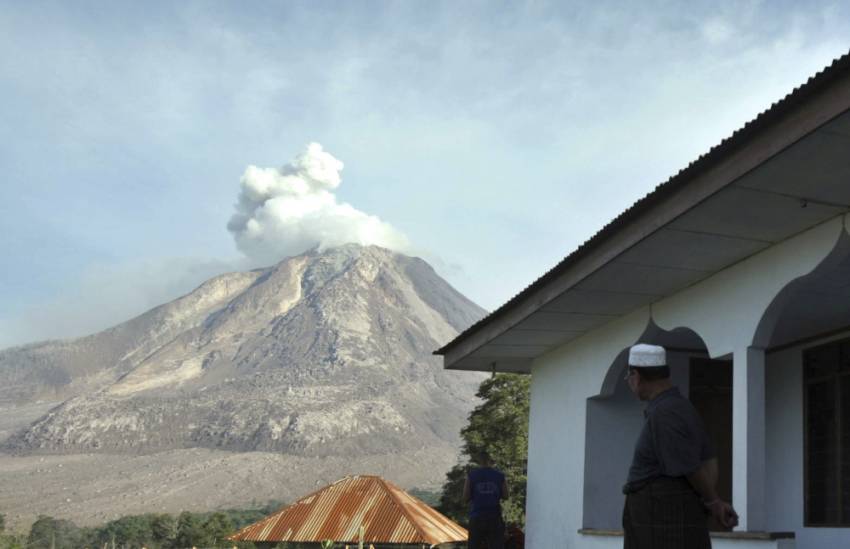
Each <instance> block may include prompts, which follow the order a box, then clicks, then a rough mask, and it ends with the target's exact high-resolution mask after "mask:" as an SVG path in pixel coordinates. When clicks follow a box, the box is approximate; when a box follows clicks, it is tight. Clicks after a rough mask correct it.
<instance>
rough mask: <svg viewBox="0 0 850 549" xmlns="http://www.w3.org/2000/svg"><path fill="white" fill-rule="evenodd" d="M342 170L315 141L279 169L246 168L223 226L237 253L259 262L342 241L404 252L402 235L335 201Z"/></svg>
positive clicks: (349, 206) (335, 160) (273, 261)
mask: <svg viewBox="0 0 850 549" xmlns="http://www.w3.org/2000/svg"><path fill="white" fill-rule="evenodd" d="M342 168H343V163H342V162H340V161H339V160H337V159H336V158H334V157H333V156H332V155H331V154H329V153H328V152H326V151H325V150H324V149H323V148H322V146H321V145H320V144H318V143H310V144H309V145H307V148H306V150H305V151H304V152H303V153H301V154H299V155H298V156H296V157H295V159H294V160H292V162H290V163H289V164H286V165H285V166H283V167H282V168H279V169H278V168H258V167H257V166H248V168H247V169H246V170H245V173H244V174H243V175H242V179H241V181H240V186H241V191H240V193H239V202H238V203H237V204H236V213H235V214H234V215H233V217H231V219H230V222H229V223H228V224H227V229H228V230H229V231H230V232H231V233H232V234H233V238H234V239H235V240H236V246H237V247H238V248H239V250H240V251H241V252H242V253H244V254H245V255H246V256H248V258H250V259H251V260H252V261H256V262H258V263H263V264H270V263H275V262H277V261H280V259H282V258H283V257H285V256H291V255H297V254H300V253H302V252H304V251H306V250H308V249H310V248H314V247H318V248H319V249H324V248H330V247H334V246H339V245H341V244H347V243H356V244H362V245H368V244H375V245H378V246H383V247H385V248H390V249H393V250H397V251H403V250H405V249H406V248H407V247H408V240H407V237H405V236H404V235H403V234H402V233H400V232H399V231H397V230H396V229H395V228H393V227H392V226H391V225H389V224H388V223H385V222H383V221H381V220H380V219H378V218H377V217H375V216H373V215H369V214H366V213H364V212H361V211H360V210H357V209H355V208H354V207H353V206H351V205H349V204H346V203H340V202H337V199H336V196H335V195H334V190H336V189H337V187H339V185H340V183H341V182H342V177H341V176H340V172H341V171H342Z"/></svg>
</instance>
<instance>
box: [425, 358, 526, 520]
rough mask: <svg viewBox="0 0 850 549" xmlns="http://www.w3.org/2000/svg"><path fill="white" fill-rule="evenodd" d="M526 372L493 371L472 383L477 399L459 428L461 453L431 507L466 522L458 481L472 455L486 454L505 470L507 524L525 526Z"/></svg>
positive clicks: (462, 475) (504, 506) (472, 463)
mask: <svg viewBox="0 0 850 549" xmlns="http://www.w3.org/2000/svg"><path fill="white" fill-rule="evenodd" d="M530 389H531V376H528V375H519V374H496V375H495V376H492V377H490V378H488V379H486V380H484V382H482V383H481V386H480V387H479V388H478V393H477V396H478V398H480V399H481V404H479V405H478V406H477V407H476V408H475V409H474V410H473V411H472V412H471V413H470V414H469V423H467V425H466V427H464V428H463V429H462V430H461V432H460V435H461V438H462V439H463V450H462V454H463V456H462V459H461V461H460V463H458V464H457V465H455V466H454V467H453V468H452V469H451V470H450V471H449V472H448V473H447V474H446V481H445V483H444V484H443V491H442V495H441V497H440V502H439V505H438V506H437V509H438V510H439V511H440V512H441V513H443V514H444V515H446V516H447V517H449V518H451V519H452V520H454V521H456V522H458V523H460V524H462V525H464V526H466V525H467V524H468V516H467V513H468V509H469V505H468V504H467V503H466V502H465V501H463V483H464V480H465V479H466V475H467V473H468V472H469V470H470V469H471V468H473V467H475V466H477V464H476V463H474V462H473V461H472V456H477V455H480V454H481V453H482V452H483V453H486V454H488V455H489V456H490V457H491V458H492V460H493V464H494V466H495V467H497V468H498V469H500V470H501V471H502V472H503V473H505V480H506V481H507V483H508V491H509V492H510V496H509V497H508V498H507V500H505V501H503V502H502V515H503V516H504V519H505V522H506V523H507V524H509V525H513V526H517V527H519V528H521V529H524V528H525V486H526V475H527V465H528V414H529V403H530Z"/></svg>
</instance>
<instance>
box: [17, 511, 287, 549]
mask: <svg viewBox="0 0 850 549" xmlns="http://www.w3.org/2000/svg"><path fill="white" fill-rule="evenodd" d="M274 505H275V508H277V506H278V505H277V503H275V504H274ZM266 514H268V511H267V509H265V508H264V509H249V510H246V509H234V510H225V511H216V512H213V513H190V512H184V513H181V514H180V516H179V517H178V518H176V519H175V517H174V516H173V515H169V514H165V513H148V514H144V515H127V516H123V517H121V518H118V519H116V520H112V521H110V522H107V523H106V524H104V525H102V526H98V527H94V528H79V527H77V526H76V525H75V524H74V523H73V522H71V521H68V520H59V519H54V518H53V517H48V516H39V517H38V519H37V520H36V521H35V523H33V525H32V527H31V528H30V533H29V536H17V537H16V536H13V535H2V534H0V549H19V548H20V549H23V548H24V547H26V548H27V549H29V548H35V549H50V547H51V544H52V543H55V548H56V549H66V548H67V549H71V548H78V547H103V546H104V545H106V546H107V547H112V545H113V543H114V545H115V547H120V548H139V547H146V548H148V549H182V548H187V547H222V548H225V547H226V548H230V547H233V546H238V547H241V548H243V549H247V548H251V547H253V544H251V543H244V542H240V543H234V542H232V541H227V540H226V539H225V538H226V537H227V536H229V535H230V534H232V533H234V532H235V531H236V530H238V529H239V528H241V527H242V526H245V525H247V524H249V523H252V522H255V521H257V520H259V519H260V518H262V517H264V516H265V515H266Z"/></svg>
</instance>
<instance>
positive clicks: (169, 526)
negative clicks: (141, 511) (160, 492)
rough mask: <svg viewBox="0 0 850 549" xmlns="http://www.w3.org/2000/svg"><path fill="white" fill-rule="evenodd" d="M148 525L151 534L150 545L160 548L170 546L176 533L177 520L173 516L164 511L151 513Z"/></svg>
mask: <svg viewBox="0 0 850 549" xmlns="http://www.w3.org/2000/svg"><path fill="white" fill-rule="evenodd" d="M150 525H151V536H152V537H153V539H152V541H153V544H152V545H156V546H157V547H162V548H164V547H171V545H172V544H173V543H174V538H175V536H176V535H177V521H176V520H175V518H174V517H173V516H172V515H168V514H165V513H161V514H156V515H151V516H150Z"/></svg>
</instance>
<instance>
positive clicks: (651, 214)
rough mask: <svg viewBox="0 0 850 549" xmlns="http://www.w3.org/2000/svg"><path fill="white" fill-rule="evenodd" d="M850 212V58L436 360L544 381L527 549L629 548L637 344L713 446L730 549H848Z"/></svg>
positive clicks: (534, 423)
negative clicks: (658, 348) (662, 355)
mask: <svg viewBox="0 0 850 549" xmlns="http://www.w3.org/2000/svg"><path fill="white" fill-rule="evenodd" d="M848 212H850V55H848V56H844V57H842V58H841V59H838V60H836V61H835V62H834V63H833V64H832V65H831V66H830V67H828V68H827V69H825V70H824V71H822V72H821V73H819V74H817V75H816V76H814V77H813V78H811V79H810V80H809V81H808V82H807V83H806V84H804V85H803V86H801V87H799V88H798V89H796V90H794V91H793V92H792V93H791V94H789V95H788V96H787V97H785V98H784V99H783V100H782V101H780V102H778V103H776V104H774V105H773V106H772V107H771V108H770V109H769V110H767V111H765V112H764V113H762V114H761V115H759V116H758V117H757V118H756V119H755V120H753V121H752V122H750V123H748V124H747V125H746V126H744V127H743V128H742V129H740V130H739V131H738V132H736V133H735V134H734V135H732V136H731V137H730V138H728V139H727V140H725V141H724V142H722V143H721V144H720V145H718V146H717V147H715V148H714V149H712V150H711V151H709V152H708V153H707V154H705V155H704V156H702V157H700V158H699V159H698V160H697V161H695V162H693V163H692V164H691V165H690V166H688V167H687V168H686V169H684V170H683V171H681V172H680V173H679V174H677V175H676V176H674V177H672V178H671V179H670V180H668V181H667V182H665V183H663V184H661V185H659V186H658V187H657V188H656V189H655V191H653V192H652V193H650V194H649V195H647V196H646V197H645V198H643V199H641V200H640V201H638V202H637V203H636V204H634V205H633V206H632V207H631V208H629V209H628V210H627V211H625V212H623V213H622V214H621V215H619V216H618V217H617V218H616V219H614V220H613V221H611V222H610V223H609V224H608V225H607V226H605V227H604V228H603V229H602V230H601V231H600V232H599V233H597V234H596V235H595V236H594V237H593V238H591V239H590V240H589V241H587V242H586V243H585V244H583V245H582V246H581V247H579V248H578V249H577V250H576V251H574V252H573V253H572V254H570V255H569V256H567V257H566V258H565V259H564V260H563V261H562V262H561V263H559V264H558V265H557V266H555V267H554V268H553V269H552V270H550V271H549V272H547V273H546V274H544V275H543V276H542V277H541V278H540V279H538V280H537V281H535V282H534V283H532V284H531V285H530V286H529V287H528V288H526V289H525V290H523V291H522V292H521V293H520V294H518V295H517V296H515V297H514V298H513V299H511V300H510V301H509V302H508V303H506V304H505V305H504V306H502V307H501V308H499V309H498V310H496V311H495V312H493V313H492V314H491V315H489V316H488V317H486V318H485V319H483V320H482V321H480V322H479V323H477V324H475V325H474V326H472V327H471V328H469V329H468V330H467V331H465V332H464V333H462V334H460V335H459V336H458V337H457V338H456V339H455V340H453V341H452V342H450V343H449V344H447V345H446V346H445V347H443V348H442V349H440V350H439V351H437V353H438V354H441V355H443V357H444V363H445V366H446V367H447V368H450V369H458V370H480V371H491V370H495V371H504V372H524V373H530V374H532V384H531V385H532V389H531V417H530V426H529V457H528V469H529V470H528V502H527V509H526V511H527V522H526V528H527V532H526V535H527V538H526V539H527V547H530V548H531V549H550V548H553V547H559V548H564V547H567V548H583V547H594V548H609V547H611V548H613V547H621V546H622V533H621V530H620V526H621V512H622V504H623V496H622V495H621V493H620V488H621V485H622V483H623V482H624V480H625V475H626V472H627V469H628V465H629V463H630V460H631V454H632V448H633V444H634V441H635V439H636V437H637V434H638V432H639V430H640V428H641V424H642V421H643V418H642V414H641V409H642V405H641V404H640V403H639V402H637V401H636V399H634V397H633V396H632V395H631V394H630V393H629V391H628V388H627V386H626V385H625V381H624V380H623V373H624V371H625V369H626V353H627V349H628V347H629V346H631V345H632V344H634V343H637V342H645V343H655V344H660V345H664V346H666V347H667V348H668V350H669V362H670V364H671V368H672V370H673V378H674V382H675V383H676V384H677V385H678V386H679V387H680V389H681V390H682V392H683V393H684V394H686V395H689V396H690V398H691V400H692V401H693V402H694V403H695V405H696V406H697V408H698V409H699V410H700V411H701V412H702V413H703V416H704V417H705V418H706V421H707V424H708V427H709V430H710V431H711V433H712V435H713V437H714V440H715V444H716V446H717V449H718V454H719V458H720V463H721V479H720V492H721V494H722V495H725V496H726V497H727V498H731V500H732V502H733V504H734V506H735V507H736V509H737V510H738V513H739V515H740V525H739V527H738V528H737V529H736V531H735V532H727V533H722V532H718V533H716V534H714V536H715V537H714V538H713V543H714V547H716V548H725V547H735V548H741V549H743V548H754V549H755V548H765V549H767V548H780V547H781V548H786V549H787V548H791V547H797V548H799V549H813V548H820V547H850V412H848V411H850V230H849V229H848V227H850V214H848Z"/></svg>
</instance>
